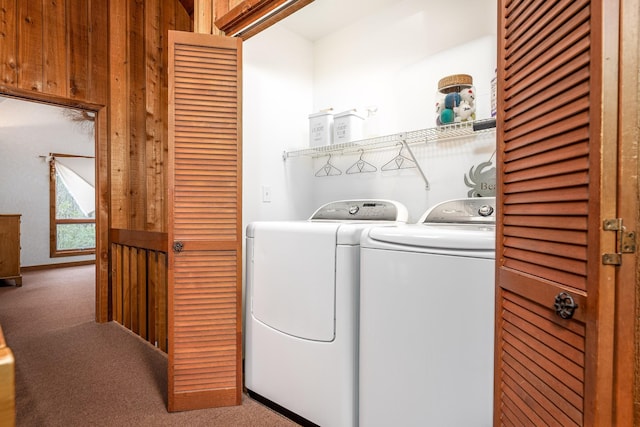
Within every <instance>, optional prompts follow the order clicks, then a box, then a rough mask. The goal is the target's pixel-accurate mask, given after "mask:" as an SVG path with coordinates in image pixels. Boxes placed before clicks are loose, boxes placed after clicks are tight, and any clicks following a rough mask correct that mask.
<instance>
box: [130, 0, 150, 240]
mask: <svg viewBox="0 0 640 427" xmlns="http://www.w3.org/2000/svg"><path fill="white" fill-rule="evenodd" d="M128 5H129V13H128V19H129V30H128V44H129V57H128V62H127V63H128V65H129V74H128V76H129V103H130V105H131V108H130V110H129V153H128V155H129V158H128V159H127V160H128V165H127V167H128V168H129V172H130V174H129V198H130V200H129V209H130V210H129V213H128V217H129V226H130V227H131V228H133V229H134V230H144V229H145V225H146V220H145V218H146V215H145V212H146V208H147V201H146V197H147V194H146V193H147V192H146V175H147V173H146V160H147V159H146V148H145V145H146V129H145V128H146V111H145V106H146V103H145V85H146V81H145V78H146V59H145V58H146V55H147V52H146V51H145V41H144V39H145V5H144V2H143V1H141V0H135V1H131V2H128Z"/></svg>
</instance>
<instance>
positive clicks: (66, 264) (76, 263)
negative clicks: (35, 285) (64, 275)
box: [20, 260, 96, 272]
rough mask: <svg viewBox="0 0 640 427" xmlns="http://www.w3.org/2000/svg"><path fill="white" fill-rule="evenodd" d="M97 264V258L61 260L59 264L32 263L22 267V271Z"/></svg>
mask: <svg viewBox="0 0 640 427" xmlns="http://www.w3.org/2000/svg"><path fill="white" fill-rule="evenodd" d="M93 264H96V261H95V260H87V261H72V262H61V263H57V264H42V265H30V266H28V267H24V266H23V267H20V270H21V271H22V272H25V271H41V270H51V269H54V268H69V267H80V266H83V265H93Z"/></svg>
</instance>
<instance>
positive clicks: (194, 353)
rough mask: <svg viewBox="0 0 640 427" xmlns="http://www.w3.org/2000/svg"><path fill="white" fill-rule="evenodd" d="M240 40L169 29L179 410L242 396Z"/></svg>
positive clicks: (172, 300)
mask: <svg viewBox="0 0 640 427" xmlns="http://www.w3.org/2000/svg"><path fill="white" fill-rule="evenodd" d="M241 46H242V45H241V40H240V39H237V38H231V37H222V36H211V35H205V34H195V33H184V32H174V31H169V69H168V73H169V155H168V159H169V164H168V169H169V178H168V181H169V182H168V206H169V229H168V236H169V246H170V247H169V259H168V261H169V271H168V279H169V288H168V336H169V368H168V388H169V391H168V401H169V402H168V403H169V405H168V406H169V410H170V411H181V410H189V409H199V408H205V407H215V406H229V405H238V404H240V403H241V392H242V375H241V374H242V371H241V357H242V355H241V350H242V345H241V289H242V288H241V286H242V283H241V277H242V276H241V270H242V266H241V265H242V232H241V227H242V225H241V223H242V210H241V200H242V197H241V171H242V168H241V159H242V152H241V122H240V118H241V111H240V105H241V99H242V96H241V80H240V78H241V53H242V52H241Z"/></svg>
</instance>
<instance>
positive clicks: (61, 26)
mask: <svg viewBox="0 0 640 427" xmlns="http://www.w3.org/2000/svg"><path fill="white" fill-rule="evenodd" d="M66 5H67V2H66V1H65V0H58V1H44V2H43V14H42V16H43V23H42V24H43V33H44V37H43V39H42V43H43V47H42V53H43V55H44V61H43V67H44V69H43V77H42V78H43V81H44V88H43V90H44V91H45V92H47V93H50V94H53V95H60V96H67V85H66V82H67V64H66V55H60V53H61V52H66V48H67V46H66V44H67V43H66V34H67V25H66V10H65V9H66Z"/></svg>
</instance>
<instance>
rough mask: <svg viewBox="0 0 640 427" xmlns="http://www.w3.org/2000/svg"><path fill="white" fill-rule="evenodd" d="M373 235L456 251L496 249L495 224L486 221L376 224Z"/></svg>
mask: <svg viewBox="0 0 640 427" xmlns="http://www.w3.org/2000/svg"><path fill="white" fill-rule="evenodd" d="M369 238H370V239H371V240H374V241H378V242H385V243H391V244H397V245H403V246H411V247H416V248H424V249H428V248H431V249H446V250H454V251H494V250H495V241H496V238H495V226H494V225H482V224H426V223H423V224H413V225H405V226H398V227H376V228H373V229H371V230H370V231H369ZM407 249H409V248H407Z"/></svg>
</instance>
